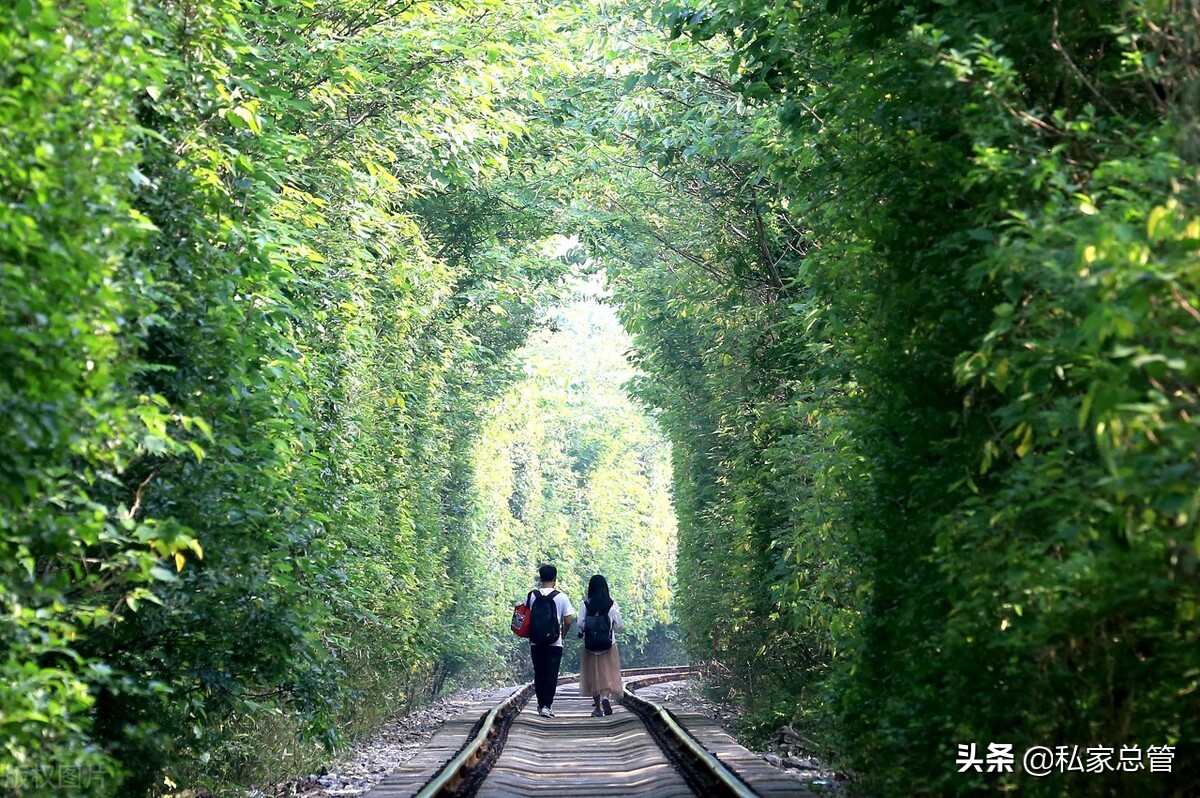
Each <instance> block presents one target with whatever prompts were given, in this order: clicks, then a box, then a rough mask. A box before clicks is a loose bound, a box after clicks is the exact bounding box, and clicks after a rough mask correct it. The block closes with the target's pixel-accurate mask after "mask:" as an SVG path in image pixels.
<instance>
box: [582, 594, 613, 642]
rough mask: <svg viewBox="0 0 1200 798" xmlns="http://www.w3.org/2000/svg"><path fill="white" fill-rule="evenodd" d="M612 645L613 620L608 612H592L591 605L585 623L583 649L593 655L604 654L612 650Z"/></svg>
mask: <svg viewBox="0 0 1200 798" xmlns="http://www.w3.org/2000/svg"><path fill="white" fill-rule="evenodd" d="M584 603H585V604H587V602H584ZM610 608H611V607H610ZM612 644H613V640H612V619H611V618H609V617H608V613H607V612H606V613H604V614H599V613H594V612H592V608H591V605H590V604H589V605H588V610H587V614H586V615H585V616H584V623H583V647H584V648H586V649H587V650H588V651H590V652H592V653H593V654H603V653H604V652H605V651H608V650H609V649H610V648H612Z"/></svg>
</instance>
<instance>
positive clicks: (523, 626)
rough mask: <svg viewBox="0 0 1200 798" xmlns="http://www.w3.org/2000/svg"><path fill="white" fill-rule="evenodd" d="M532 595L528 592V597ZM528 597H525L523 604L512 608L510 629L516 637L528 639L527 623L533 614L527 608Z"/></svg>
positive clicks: (531, 592) (528, 607)
mask: <svg viewBox="0 0 1200 798" xmlns="http://www.w3.org/2000/svg"><path fill="white" fill-rule="evenodd" d="M532 595H533V591H530V592H529V596H532ZM529 596H526V597H525V601H524V603H522V604H516V605H514V606H513V617H512V623H511V624H510V628H511V629H512V632H513V634H515V635H516V636H517V637H529V621H530V619H531V618H533V613H532V612H531V609H530V606H529Z"/></svg>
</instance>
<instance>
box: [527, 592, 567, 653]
mask: <svg viewBox="0 0 1200 798" xmlns="http://www.w3.org/2000/svg"><path fill="white" fill-rule="evenodd" d="M537 590H538V592H539V593H541V594H542V595H543V596H548V595H550V592H551V591H552V590H558V588H556V587H539V588H538V589H537ZM554 604H555V606H556V607H558V620H559V627H558V630H559V631H558V639H557V640H555V641H554V642H553V643H551V644H550V645H552V646H558V647H559V648H562V644H563V639H562V620H563V618H566V617H567V616H568V615H574V614H575V608H574V607H572V606H571V600H570V599H569V598H567V594H566V593H563V592H562V591H561V590H558V595H557V596H555V597H554ZM525 606H526V607H532V606H533V596H526V597H525Z"/></svg>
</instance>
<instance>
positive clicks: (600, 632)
mask: <svg viewBox="0 0 1200 798" xmlns="http://www.w3.org/2000/svg"><path fill="white" fill-rule="evenodd" d="M538 580H539V581H540V582H541V586H540V587H539V588H537V589H536V590H532V591H530V593H529V595H528V596H526V597H525V605H526V606H527V607H530V608H531V610H530V612H531V613H532V615H533V618H532V620H531V623H533V624H537V623H538V622H539V615H542V616H545V615H547V614H548V613H549V612H550V610H549V605H550V604H551V603H552V604H553V607H554V618H555V619H556V621H557V623H558V626H557V628H556V629H555V631H557V632H558V639H556V640H549V635H542V636H540V638H539V637H538V636H535V635H533V634H531V635H530V639H529V656H530V658H531V659H532V660H533V689H534V692H535V693H537V702H538V714H539V715H541V716H542V717H546V718H552V717H554V709H553V707H554V693H555V692H556V690H557V687H558V671H559V668H560V667H561V666H562V655H563V636H564V635H566V634H567V632H569V631H570V630H571V627H572V625H574V623H575V608H574V607H572V606H571V600H570V599H568V598H567V597H566V596H565V595H564V594H563V593H562V592H560V591H559V590H558V589H557V588H556V587H555V585H557V584H558V569H557V568H555V567H554V566H553V565H543V566H541V567H540V568H538ZM541 608H545V609H541ZM539 609H541V611H540V612H539ZM543 623H544V621H543ZM620 630H621V609H620V608H619V607H618V606H617V603H616V602H615V601H613V600H612V597H611V596H609V595H608V581H607V580H606V579H605V578H604V577H603V576H601V575H600V574H596V575H595V576H593V577H592V578H591V579H590V580H588V591H587V598H586V599H585V600H584V602H583V613H582V615H581V616H580V622H579V632H578V636H579V637H580V638H582V639H583V641H584V651H583V653H582V654H580V658H579V694H580V695H590V696H591V697H592V701H593V702H594V703H595V705H596V707H595V709H593V710H592V717H595V718H598V717H601V716H602V715H611V714H612V703H611V702H610V700H609V699H610V698H611V697H612V695H613V693H620V692H621V659H620V655H619V654H618V653H617V642H616V633H617V632H619V631H620ZM551 634H553V632H551ZM539 640H540V642H539Z"/></svg>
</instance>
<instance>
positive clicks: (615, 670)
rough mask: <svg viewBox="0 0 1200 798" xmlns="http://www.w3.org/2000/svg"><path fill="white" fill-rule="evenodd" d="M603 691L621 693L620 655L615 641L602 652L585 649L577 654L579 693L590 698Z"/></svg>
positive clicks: (614, 693)
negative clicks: (594, 652)
mask: <svg viewBox="0 0 1200 798" xmlns="http://www.w3.org/2000/svg"><path fill="white" fill-rule="evenodd" d="M604 692H609V693H612V694H613V695H617V696H619V695H621V656H620V654H618V653H617V644H616V643H613V644H612V648H610V649H609V650H608V651H605V652H604V653H603V654H593V653H592V652H590V651H588V650H587V649H584V650H583V651H581V652H580V654H579V694H580V695H582V696H587V697H589V698H590V697H591V696H595V695H600V694H601V693H604Z"/></svg>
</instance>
